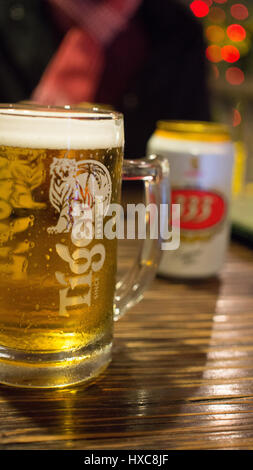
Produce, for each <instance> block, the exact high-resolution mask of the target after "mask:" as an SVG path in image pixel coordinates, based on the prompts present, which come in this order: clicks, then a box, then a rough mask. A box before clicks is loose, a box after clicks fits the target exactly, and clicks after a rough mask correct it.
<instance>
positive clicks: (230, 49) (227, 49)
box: [221, 46, 240, 64]
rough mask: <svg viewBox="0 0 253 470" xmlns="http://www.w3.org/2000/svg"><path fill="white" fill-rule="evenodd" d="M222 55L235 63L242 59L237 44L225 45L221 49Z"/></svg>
mask: <svg viewBox="0 0 253 470" xmlns="http://www.w3.org/2000/svg"><path fill="white" fill-rule="evenodd" d="M221 57H222V59H223V60H225V61H226V62H229V63H231V64H233V63H234V62H237V60H239V59H240V52H239V51H238V49H237V47H235V46H224V47H222V49H221Z"/></svg>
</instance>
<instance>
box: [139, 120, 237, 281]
mask: <svg viewBox="0 0 253 470" xmlns="http://www.w3.org/2000/svg"><path fill="white" fill-rule="evenodd" d="M147 153H148V155H151V154H154V153H156V154H158V155H161V156H163V157H166V158H167V159H168V161H169V164H170V174H171V176H170V177H171V188H172V195H171V196H172V198H171V199H172V204H180V247H179V248H178V249H177V250H175V251H164V252H163V256H162V260H161V264H160V267H159V271H158V272H159V274H161V275H164V276H170V277H180V278H188V279H190V278H192V279H193V278H204V277H209V276H215V275H217V274H218V273H219V272H220V270H221V268H222V265H223V262H224V258H225V254H226V250H227V246H228V241H229V234H230V222H229V207H230V201H231V187H232V176H233V162H234V145H233V143H232V141H231V136H230V133H229V129H228V128H227V127H226V126H225V125H221V124H216V123H206V122H182V121H178V122H171V121H160V122H158V124H157V129H156V131H155V133H154V134H153V135H152V137H151V138H150V140H149V141H148V145H147Z"/></svg>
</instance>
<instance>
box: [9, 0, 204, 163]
mask: <svg viewBox="0 0 253 470" xmlns="http://www.w3.org/2000/svg"><path fill="white" fill-rule="evenodd" d="M2 3H4V4H5V5H4V6H3V5H2V6H1V7H0V34H1V39H2V40H1V46H0V61H1V74H0V93H1V95H2V96H1V101H18V100H22V99H27V98H31V99H32V100H34V101H36V102H38V103H42V104H52V105H64V104H76V103H80V102H83V101H88V102H96V103H108V104H111V105H112V106H113V107H114V108H115V109H117V110H119V111H121V112H123V113H124V116H125V127H126V154H127V155H131V156H133V155H134V156H135V155H136V156H137V155H143V154H144V153H145V147H146V142H147V140H148V138H149V137H150V135H151V134H152V132H153V130H154V128H155V124H156V121H157V120H159V119H183V120H209V106H208V94H207V89H206V65H205V55H204V51H205V45H204V40H203V34H202V27H201V25H200V23H198V22H197V20H196V19H195V18H194V17H193V15H192V13H191V11H190V9H188V8H186V7H185V6H184V5H181V4H180V3H179V2H178V0H175V1H174V0H156V1H154V0H36V2H34V0H23V1H19V2H18V4H16V6H15V4H13V0H12V1H9V0H5V2H2ZM6 18H7V21H4V19H6Z"/></svg>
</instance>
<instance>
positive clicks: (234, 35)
mask: <svg viewBox="0 0 253 470" xmlns="http://www.w3.org/2000/svg"><path fill="white" fill-rule="evenodd" d="M227 35H228V37H229V39H231V41H235V42H240V41H244V39H245V38H246V31H245V29H244V27H243V26H241V25H240V24H231V25H230V26H228V28H227Z"/></svg>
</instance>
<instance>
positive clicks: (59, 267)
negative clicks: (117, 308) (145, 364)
mask: <svg viewBox="0 0 253 470" xmlns="http://www.w3.org/2000/svg"><path fill="white" fill-rule="evenodd" d="M122 155H123V149H122V148H120V147H119V148H110V149H91V150H90V149H80V150H70V151H68V150H67V149H61V150H59V149H49V150H48V149H33V148H30V149H29V148H21V147H7V146H2V147H1V148H0V218H1V219H0V260H1V262H0V344H1V345H2V346H6V347H9V348H13V349H18V350H23V351H27V352H28V351H33V352H34V351H46V352H49V351H50V352H58V351H63V350H69V349H71V350H73V349H76V348H80V347H84V346H87V345H89V344H91V343H94V342H95V341H96V342H98V341H100V346H101V343H102V344H103V345H104V344H105V342H107V343H108V342H110V341H111V334H112V321H113V319H112V313H113V296H114V288H115V274H116V273H115V270H116V263H115V259H116V243H117V242H116V239H115V240H107V239H106V238H103V239H102V240H99V244H102V245H103V246H104V252H105V261H104V263H103V266H102V268H101V269H100V270H99V271H98V272H92V276H91V280H90V281H89V285H82V284H81V285H77V286H76V287H74V288H73V289H71V288H69V291H68V292H67V294H66V298H67V299H68V300H71V299H72V298H77V297H78V296H82V295H83V294H84V293H85V292H86V291H87V289H90V290H91V293H90V305H87V304H85V303H82V301H81V300H80V302H78V301H76V302H74V304H73V305H68V306H67V307H66V308H65V311H64V312H63V311H60V295H61V291H62V290H64V289H66V288H68V279H70V278H71V277H72V278H74V276H73V274H75V273H72V272H71V269H70V266H69V264H68V263H66V262H65V261H64V260H63V259H62V258H61V257H60V256H59V253H58V252H57V247H59V246H61V247H67V248H68V250H69V253H70V254H71V253H72V252H73V251H74V250H75V248H76V247H75V246H74V244H73V243H72V240H71V237H70V234H69V233H68V231H67V228H66V227H65V226H63V227H62V229H60V230H59V231H58V230H57V228H56V229H55V230H54V227H57V223H58V221H59V219H60V217H61V214H60V210H61V209H62V207H63V206H64V205H66V209H67V210H66V213H67V214H70V213H71V205H72V203H73V201H74V200H75V197H76V194H75V193H76V173H77V171H78V168H79V167H80V166H81V165H80V162H82V161H85V162H89V161H90V160H91V161H98V162H102V163H103V165H104V166H105V167H106V168H107V170H108V172H109V174H110V178H111V184H112V195H111V202H120V200H119V198H120V189H121V188H120V186H121V166H122ZM50 168H51V170H50ZM79 171H80V170H79ZM98 177H99V175H98ZM66 184H68V185H69V187H70V188H69V191H68V192H67V194H64V191H65V192H66V188H65V185H66ZM85 190H86V200H85ZM49 193H51V194H52V197H53V202H54V203H55V205H54V206H53V205H52V203H50V198H49ZM79 196H80V199H81V198H83V202H86V203H89V202H90V201H89V198H92V194H89V192H88V191H87V188H85V187H84V188H83V194H80V195H79ZM80 202H81V201H80ZM58 206H59V210H57V209H58ZM70 222H71V221H70ZM63 223H64V219H63ZM50 228H51V230H50ZM70 228H71V227H69V229H70ZM58 232H60V233H58ZM96 244H98V240H92V241H91V242H90V243H89V251H90V252H91V250H92V249H94V247H95V246H96ZM58 251H59V250H58ZM81 261H84V260H80V262H81ZM60 273H62V279H63V275H64V280H63V281H62V282H61V276H60ZM59 279H60V281H59ZM65 284H66V285H65ZM69 303H70V302H69Z"/></svg>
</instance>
